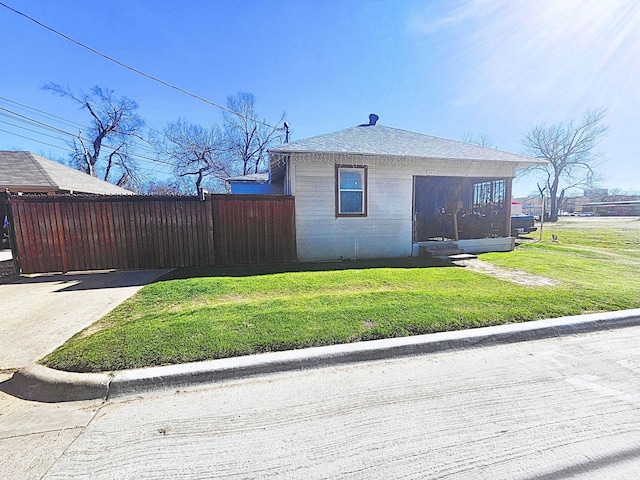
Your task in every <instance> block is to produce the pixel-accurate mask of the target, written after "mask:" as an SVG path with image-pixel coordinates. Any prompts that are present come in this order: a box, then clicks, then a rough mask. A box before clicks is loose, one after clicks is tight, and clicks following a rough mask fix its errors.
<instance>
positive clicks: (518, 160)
mask: <svg viewBox="0 0 640 480" xmlns="http://www.w3.org/2000/svg"><path fill="white" fill-rule="evenodd" d="M377 120H378V117H377V116H376V115H373V114H372V115H371V116H370V121H369V123H367V124H363V125H358V126H355V127H351V128H347V129H345V130H340V131H338V132H334V133H328V134H326V135H320V136H317V137H312V138H308V139H303V140H297V141H294V142H291V143H285V144H282V145H280V146H278V147H275V148H271V149H270V150H269V156H270V173H271V183H272V184H276V185H278V186H279V187H278V188H282V192H283V193H284V194H288V195H293V196H295V224H296V245H297V254H298V260H300V261H322V260H334V259H359V258H385V257H387V258H388V257H406V256H416V255H418V253H419V251H420V247H421V246H425V247H428V246H429V245H430V244H433V243H434V242H443V241H446V242H455V243H457V245H458V247H459V248H460V249H463V250H465V251H467V252H469V253H479V252H488V251H509V250H512V249H513V247H514V240H513V238H511V236H510V216H511V184H512V180H513V178H514V177H515V175H516V170H517V169H518V168H521V167H526V166H529V165H532V164H538V163H544V162H543V161H540V160H537V159H534V158H530V157H526V156H522V155H516V154H513V153H509V152H505V151H501V150H497V149H495V148H488V147H482V146H479V145H475V144H469V143H464V142H458V141H453V140H447V139H444V138H438V137H433V136H429V135H423V134H420V133H414V132H409V131H406V130H400V129H397V128H391V127H387V126H383V125H378V124H377Z"/></svg>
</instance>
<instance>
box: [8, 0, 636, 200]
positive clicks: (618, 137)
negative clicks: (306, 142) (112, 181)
mask: <svg viewBox="0 0 640 480" xmlns="http://www.w3.org/2000/svg"><path fill="white" fill-rule="evenodd" d="M1 1H2V2H3V3H6V4H7V5H9V6H10V7H12V8H15V9H16V10H19V11H21V12H23V13H25V14H27V15H29V16H31V17H34V18H36V19H37V20H39V21H40V22H42V23H44V24H46V25H47V26H49V27H51V28H54V29H56V30H58V31H60V32H63V33H64V34H66V35H68V36H69V37H71V38H73V39H75V40H77V41H78V42H82V43H84V44H87V45H89V46H91V47H92V48H94V49H96V50H98V51H100V52H102V53H104V54H106V55H109V56H111V57H114V58H116V59H118V60H119V61H121V62H123V63H125V64H128V65H131V66H133V67H135V68H137V69H139V70H142V71H144V72H146V73H148V74H150V75H153V76H156V77H158V78H161V79H162V80H164V81H166V82H169V83H172V84H174V85H177V86H179V87H181V88H183V89H185V90H188V91H189V92H192V93H194V94H197V95H200V96H202V97H204V98H206V99H208V100H210V101H211V102H214V103H217V104H221V105H224V104H225V102H226V98H227V96H228V95H233V94H235V93H237V92H239V91H244V92H251V93H253V94H254V95H255V96H256V100H257V104H256V107H257V111H258V113H259V114H260V115H261V116H262V117H264V118H265V119H267V120H270V121H276V120H277V119H278V118H279V117H280V115H281V113H282V112H286V114H287V120H288V122H289V123H290V125H291V135H292V139H293V140H295V139H299V138H305V137H309V136H314V135H320V134H323V133H327V132H331V131H336V130H340V129H343V128H347V127H350V126H353V125H356V124H359V123H363V122H365V121H367V120H368V115H369V113H372V112H375V113H377V114H378V115H379V116H380V123H381V124H384V125H388V126H391V127H396V128H402V129H406V130H412V131H416V132H421V133H426V134H430V135H436V136H441V137H445V138H451V139H454V140H461V139H462V137H463V135H464V134H465V133H467V134H471V135H478V134H480V133H484V134H486V135H488V136H489V138H490V139H491V142H492V144H493V145H494V146H497V147H498V148H500V149H503V150H509V151H513V152H516V153H521V152H522V137H523V135H524V134H525V133H526V132H527V130H528V129H529V128H530V127H531V125H533V124H534V123H538V122H546V123H556V122H561V121H568V120H571V119H576V120H577V119H579V117H581V116H582V114H583V112H584V111H585V110H586V109H587V108H591V107H606V108H608V109H609V114H608V116H607V119H606V122H607V124H608V125H609V128H610V130H609V133H608V135H607V136H606V138H605V139H604V140H603V141H602V143H601V144H600V147H599V151H600V152H601V153H602V157H603V161H604V163H603V165H602V167H601V171H602V173H603V174H604V175H605V177H607V178H606V180H605V181H604V182H603V186H606V187H609V188H622V189H626V190H629V189H635V190H640V175H639V174H638V166H639V163H640V162H639V159H640V132H639V129H640V88H639V85H640V61H638V59H639V58H640V2H638V1H637V0H606V1H603V0H555V1H554V0H537V1H534V2H532V1H530V0H452V1H421V2H420V1H408V0H407V1H403V0H394V1H388V0H387V1H349V0H342V1H331V0H327V1H322V2H310V1H290V2H275V1H250V0H247V1H242V2H241V1H223V0H218V1H204V0H202V1H185V2H175V1H162V0H155V1H136V0H112V1H110V2H99V3H96V2H86V1H79V0H77V1H71V0H57V1H55V2H51V1H44V0H26V1H18V0H1ZM0 58H2V59H3V61H2V75H0V97H1V98H2V99H5V100H2V99H0V107H2V108H5V109H9V110H12V111H14V112H17V113H20V114H24V115H27V116H31V117H32V118H37V119H38V120H39V121H43V122H44V123H47V124H50V125H55V126H58V127H61V126H63V125H65V127H64V128H65V129H70V128H72V126H73V125H75V124H72V125H69V124H65V123H60V121H59V120H57V119H54V118H52V117H43V116H35V115H36V114H35V112H34V111H33V110H29V109H25V108H24V107H20V106H17V105H16V104H15V103H10V102H7V101H6V100H9V101H11V102H18V103H20V104H23V105H26V106H27V107H31V108H32V109H33V108H35V109H38V110H41V111H43V112H47V113H50V114H53V115H56V116H58V117H61V118H63V119H65V120H70V121H72V122H78V123H86V117H85V116H84V115H83V113H82V112H81V111H79V110H78V108H77V106H76V105H74V104H73V103H71V102H69V100H65V99H62V98H58V97H55V96H54V95H52V94H51V93H50V92H47V91H43V90H42V89H41V87H42V86H43V85H44V84H46V83H49V82H54V83H58V84H62V85H68V86H69V87H71V88H72V89H76V90H85V91H88V90H89V89H90V88H91V87H92V86H94V85H99V86H102V87H108V88H110V89H113V90H115V92H116V94H118V95H125V96H127V97H130V98H132V99H134V100H136V101H137V102H138V104H139V105H140V108H139V112H138V113H139V114H140V115H141V116H142V117H143V118H144V119H145V121H146V122H147V124H148V126H149V127H151V128H154V129H156V130H160V129H162V127H163V126H164V125H165V124H166V123H168V122H170V121H173V120H177V119H179V118H182V119H185V120H189V121H191V122H195V123H201V124H203V125H206V124H207V123H212V122H218V121H219V120H220V111H219V110H218V109H216V108H214V107H212V106H210V105H207V104H205V103H203V102H200V101H198V100H196V99H193V98H191V97H189V96H186V95H184V94H181V93H179V92H176V91H174V90H171V89H169V88H167V87H165V86H162V85H160V84H158V83H154V82H153V81H151V80H149V79H147V78H144V77H142V76H140V75H138V74H136V73H134V72H131V71H129V70H126V69H124V68H122V67H120V66H117V65H115V64H114V63H111V62H109V61H107V60H105V59H103V58H100V57H99V56H97V55H95V54H93V53H90V52H89V51H87V50H84V49H82V48H80V47H78V46H77V45H74V44H73V43H71V42H69V41H68V40H65V39H63V38H61V37H59V36H57V35H55V34H53V33H51V32H50V31H48V30H46V29H44V28H43V27H41V26H38V25H36V24H34V23H32V22H30V21H29V20H27V19H25V18H23V17H21V16H19V15H16V14H15V13H13V12H11V11H9V10H8V9H6V8H4V7H2V6H0ZM0 113H4V114H5V115H0V149H21V150H31V151H35V152H37V153H41V154H44V155H47V156H52V157H54V156H57V157H64V156H65V155H66V154H65V151H64V148H67V147H66V143H65V142H64V141H63V140H60V139H55V138H50V137H45V136H42V135H41V133H37V132H31V131H27V130H25V129H24V127H25V126H26V127H27V128H31V129H34V128H33V127H32V126H27V125H25V124H23V123H21V122H20V121H16V118H15V117H14V116H13V115H12V114H8V113H7V112H6V111H4V110H0ZM10 124H14V125H19V126H18V127H16V126H13V125H10ZM73 128H78V127H77V126H75V127H73ZM35 130H38V129H35ZM7 132H11V133H7ZM47 133H48V134H49V135H53V136H56V135H55V134H54V133H53V132H51V131H48V132H47ZM17 135H22V137H29V138H31V139H34V140H38V141H33V140H28V139H25V138H22V137H20V136H17ZM45 143H47V144H50V145H46V144H45ZM60 147H61V148H60ZM140 148H141V150H140V153H141V154H143V155H145V156H148V155H151V153H150V151H148V150H145V148H147V149H148V147H145V146H144V145H142V146H141V147H140ZM145 168H146V170H145V172H146V173H147V174H148V175H154V174H158V175H161V174H162V172H163V171H165V170H166V167H164V166H162V165H154V164H152V163H149V164H147V165H145ZM534 191H536V187H535V180H532V179H526V178H525V179H522V180H518V181H516V183H515V185H514V194H515V195H516V196H523V195H526V194H528V193H531V192H534Z"/></svg>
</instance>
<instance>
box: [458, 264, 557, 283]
mask: <svg viewBox="0 0 640 480" xmlns="http://www.w3.org/2000/svg"><path fill="white" fill-rule="evenodd" d="M453 263H454V265H458V266H459V267H464V268H468V269H469V270H473V271H474V272H478V273H484V274H486V275H491V276H493V277H496V278H500V279H502V280H507V281H509V282H513V283H517V284H518V285H524V286H527V287H553V286H556V285H560V282H558V281H557V280H553V279H551V278H548V277H542V276H540V275H533V274H531V273H529V272H525V271H523V270H517V269H515V268H505V267H498V266H497V265H493V264H491V263H487V262H483V261H482V260H479V259H477V258H473V259H470V260H456V261H454V262H453Z"/></svg>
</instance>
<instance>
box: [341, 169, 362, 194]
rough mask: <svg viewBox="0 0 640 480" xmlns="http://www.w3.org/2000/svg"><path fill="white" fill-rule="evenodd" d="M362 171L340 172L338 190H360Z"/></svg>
mask: <svg viewBox="0 0 640 480" xmlns="http://www.w3.org/2000/svg"><path fill="white" fill-rule="evenodd" d="M363 186H364V183H363V181H362V170H343V169H341V170H340V189H349V190H362V188H363Z"/></svg>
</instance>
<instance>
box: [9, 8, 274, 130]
mask: <svg viewBox="0 0 640 480" xmlns="http://www.w3.org/2000/svg"><path fill="white" fill-rule="evenodd" d="M0 6H3V7H4V8H6V9H7V10H11V11H12V12H13V13H16V14H18V15H20V16H21V17H24V18H26V19H27V20H29V21H31V22H33V23H35V24H36V25H39V26H41V27H42V28H44V29H46V30H49V31H50V32H52V33H55V34H56V35H58V36H60V37H62V38H64V39H65V40H68V41H69V42H71V43H73V44H75V45H77V46H79V47H82V48H84V49H86V50H89V51H90V52H91V53H93V54H95V55H98V56H99V57H102V58H104V59H106V60H109V61H110V62H113V63H115V64H116V65H119V66H120V67H123V68H126V69H127V70H130V71H132V72H134V73H137V74H138V75H141V76H143V77H145V78H148V79H149V80H153V81H154V82H157V83H159V84H161V85H164V86H165V87H169V88H172V89H173V90H176V91H178V92H180V93H183V94H185V95H188V96H190V97H192V98H195V99H196V100H200V101H201V102H204V103H206V104H208V105H211V106H212V107H215V108H219V109H220V110H222V111H224V112H227V113H230V114H232V115H236V116H238V117H240V118H244V119H245V120H248V117H246V116H244V115H242V114H240V113H238V112H234V111H233V110H231V109H229V108H226V107H223V106H222V105H218V104H217V103H214V102H212V101H210V100H207V99H206V98H204V97H201V96H200V95H196V94H195V93H191V92H189V91H187V90H185V89H184V88H181V87H178V86H176V85H173V84H171V83H169V82H165V81H164V80H162V79H160V78H158V77H154V76H153V75H149V74H148V73H145V72H143V71H142V70H138V69H137V68H135V67H132V66H130V65H127V64H126V63H123V62H121V61H119V60H116V59H115V58H113V57H110V56H109V55H106V54H104V53H102V52H99V51H98V50H96V49H95V48H92V47H90V46H88V45H85V44H84V43H82V42H79V41H77V40H74V39H73V38H71V37H69V36H68V35H65V34H64V33H62V32H60V31H58V30H56V29H55V28H52V27H49V26H47V25H45V24H44V23H42V22H40V21H38V20H36V19H35V18H33V17H30V16H29V15H27V14H26V13H22V12H20V11H19V10H16V9H15V8H12V7H10V6H9V5H7V4H5V3H3V2H0ZM251 120H252V121H255V122H256V123H259V124H261V125H264V126H266V127H270V128H277V127H276V126H275V125H270V124H268V123H266V122H262V121H260V120H256V119H251Z"/></svg>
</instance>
